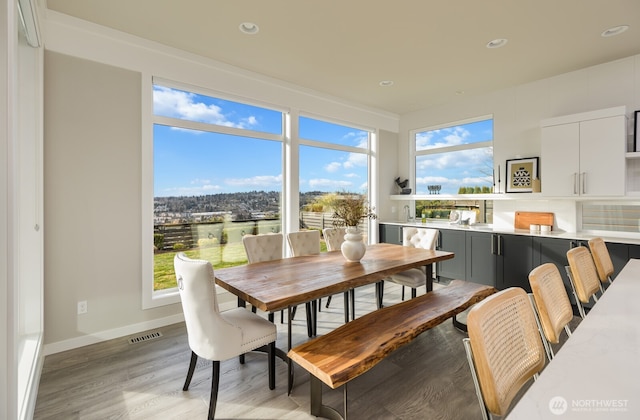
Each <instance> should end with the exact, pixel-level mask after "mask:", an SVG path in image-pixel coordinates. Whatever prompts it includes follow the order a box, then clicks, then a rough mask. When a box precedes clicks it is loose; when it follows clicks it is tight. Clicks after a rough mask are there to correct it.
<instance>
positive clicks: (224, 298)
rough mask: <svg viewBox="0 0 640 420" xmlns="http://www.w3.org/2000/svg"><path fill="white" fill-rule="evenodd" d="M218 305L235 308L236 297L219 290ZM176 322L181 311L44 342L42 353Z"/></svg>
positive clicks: (179, 319) (98, 341)
mask: <svg viewBox="0 0 640 420" xmlns="http://www.w3.org/2000/svg"><path fill="white" fill-rule="evenodd" d="M218 306H219V308H220V311H226V310H227V309H231V308H235V307H236V306H237V298H236V297H235V296H234V295H233V294H231V293H229V292H227V291H226V290H221V291H220V292H219V293H218ZM178 322H184V315H183V314H182V312H181V313H179V314H175V315H171V316H168V317H165V318H158V319H152V320H150V321H145V322H140V323H137V324H131V325H125V326H123V327H120V328H114V329H112V330H106V331H100V332H97V333H94V334H88V335H83V336H81V337H76V338H70V339H68V340H63V341H58V342H55V343H49V344H45V345H44V347H43V355H44V356H47V355H49V354H55V353H60V352H62V351H67V350H73V349H76V348H78V347H84V346H88V345H90V344H96V343H100V342H102V341H107V340H113V339H114V338H120V337H125V336H127V335H132V334H137V333H139V332H142V331H147V330H151V329H154V328H159V327H164V326H166V325H171V324H176V323H178Z"/></svg>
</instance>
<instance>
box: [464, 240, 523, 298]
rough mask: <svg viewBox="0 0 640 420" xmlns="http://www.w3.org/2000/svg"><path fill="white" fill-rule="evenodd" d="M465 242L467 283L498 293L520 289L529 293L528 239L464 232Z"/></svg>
mask: <svg viewBox="0 0 640 420" xmlns="http://www.w3.org/2000/svg"><path fill="white" fill-rule="evenodd" d="M466 239H467V240H466V268H467V280H469V281H472V282H474V283H480V284H486V285H489V286H493V287H495V288H496V289H498V290H502V289H506V288H508V287H521V288H523V289H525V290H526V291H528V292H530V291H531V287H530V286H529V272H531V270H532V269H533V248H532V244H533V240H532V237H530V236H526V235H504V234H497V233H486V232H467V235H466Z"/></svg>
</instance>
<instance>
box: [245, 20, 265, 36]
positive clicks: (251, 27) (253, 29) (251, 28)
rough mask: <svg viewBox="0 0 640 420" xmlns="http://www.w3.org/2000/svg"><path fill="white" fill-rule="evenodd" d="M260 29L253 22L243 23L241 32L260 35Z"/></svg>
mask: <svg viewBox="0 0 640 420" xmlns="http://www.w3.org/2000/svg"><path fill="white" fill-rule="evenodd" d="M259 30H260V28H259V27H258V25H256V24H255V23H251V22H243V23H241V24H240V32H242V33H243V34H247V35H255V34H257V33H258V31H259Z"/></svg>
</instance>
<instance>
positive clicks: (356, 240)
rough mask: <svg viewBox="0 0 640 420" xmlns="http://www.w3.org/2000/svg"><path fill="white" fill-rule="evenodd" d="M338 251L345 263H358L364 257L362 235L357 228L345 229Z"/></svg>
mask: <svg viewBox="0 0 640 420" xmlns="http://www.w3.org/2000/svg"><path fill="white" fill-rule="evenodd" d="M340 250H341V251H342V255H343V256H344V258H345V259H346V260H347V261H351V262H358V261H360V260H361V259H362V257H364V253H365V252H366V251H367V246H366V245H365V244H364V242H362V234H361V233H360V231H359V230H358V228H357V227H355V226H354V227H347V233H346V234H345V235H344V242H343V243H342V245H341V246H340Z"/></svg>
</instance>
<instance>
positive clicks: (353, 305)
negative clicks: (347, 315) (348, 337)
mask: <svg viewBox="0 0 640 420" xmlns="http://www.w3.org/2000/svg"><path fill="white" fill-rule="evenodd" d="M349 296H350V297H351V304H350V305H349V308H350V309H351V320H352V321H353V320H354V319H356V290H355V289H351V290H349Z"/></svg>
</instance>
